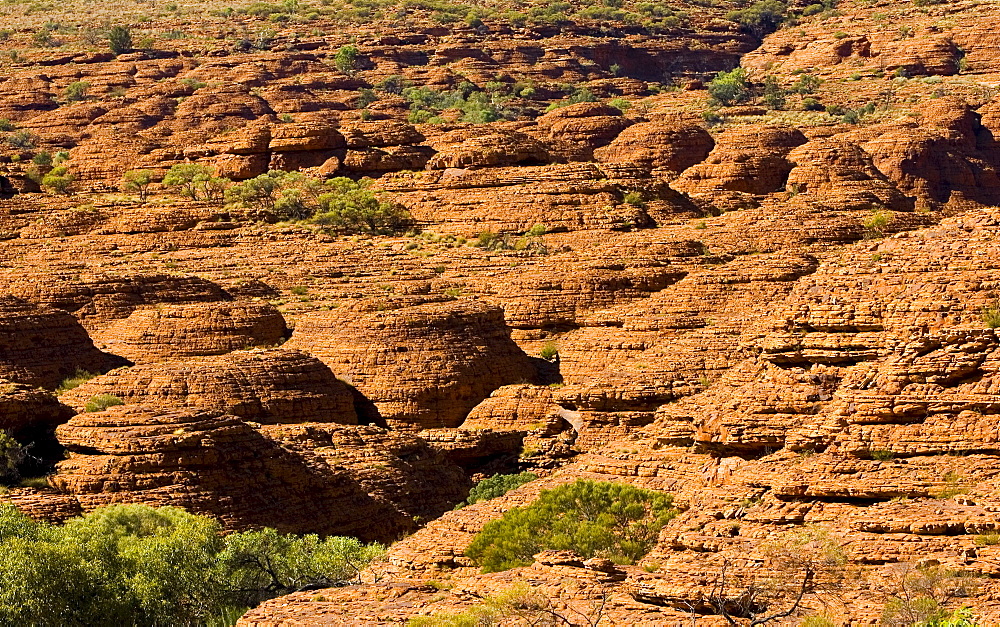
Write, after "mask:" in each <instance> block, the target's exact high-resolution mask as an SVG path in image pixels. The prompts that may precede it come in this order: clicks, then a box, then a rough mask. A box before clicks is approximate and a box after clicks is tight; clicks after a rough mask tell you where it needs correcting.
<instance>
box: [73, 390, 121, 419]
mask: <svg viewBox="0 0 1000 627" xmlns="http://www.w3.org/2000/svg"><path fill="white" fill-rule="evenodd" d="M124 404H125V401H123V400H122V399H120V398H118V397H117V396H115V395H114V394H98V395H97V396H95V397H93V398H91V399H90V400H89V401H87V403H86V404H85V405H84V406H83V411H85V412H87V413H88V414H89V413H91V412H100V411H104V410H106V409H107V408H109V407H115V406H116V405H124Z"/></svg>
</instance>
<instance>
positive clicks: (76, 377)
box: [56, 368, 97, 396]
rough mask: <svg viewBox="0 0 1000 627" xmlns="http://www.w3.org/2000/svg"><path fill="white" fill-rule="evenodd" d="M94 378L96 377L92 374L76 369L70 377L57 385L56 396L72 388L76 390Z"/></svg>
mask: <svg viewBox="0 0 1000 627" xmlns="http://www.w3.org/2000/svg"><path fill="white" fill-rule="evenodd" d="M96 376H97V375H96V374H94V373H93V372H88V371H86V370H84V369H83V368H77V369H76V372H74V373H73V376H72V377H67V378H65V379H63V381H62V383H60V384H59V387H57V388H56V395H57V396H58V395H59V394H62V393H63V392H69V391H70V390H72V389H74V388H78V387H80V386H81V385H83V384H84V383H86V382H87V381H90V380H91V379H93V378H94V377H96Z"/></svg>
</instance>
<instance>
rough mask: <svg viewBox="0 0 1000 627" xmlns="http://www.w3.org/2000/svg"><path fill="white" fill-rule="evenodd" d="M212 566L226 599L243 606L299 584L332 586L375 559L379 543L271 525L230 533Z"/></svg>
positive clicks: (297, 587) (279, 593)
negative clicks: (287, 531) (277, 528)
mask: <svg viewBox="0 0 1000 627" xmlns="http://www.w3.org/2000/svg"><path fill="white" fill-rule="evenodd" d="M225 544H226V546H225V550H223V551H222V552H221V553H220V554H219V556H218V565H217V566H216V568H217V570H218V572H219V573H220V579H221V580H222V581H224V587H225V588H226V589H227V590H230V591H232V596H231V597H230V599H229V601H230V602H235V603H237V604H239V605H242V606H244V607H247V606H254V605H257V604H258V603H261V602H262V601H265V600H267V599H270V598H273V597H276V596H281V595H284V594H289V593H291V592H294V591H295V590H298V589H299V588H301V587H303V586H305V585H325V586H333V585H337V584H338V583H343V582H347V581H350V580H352V579H354V578H355V577H357V576H358V573H359V572H360V569H361V568H362V567H363V566H364V565H366V564H368V563H370V562H372V561H373V560H376V559H378V558H380V557H381V556H382V555H383V554H384V552H385V548H384V547H383V546H382V545H380V544H362V543H361V542H359V541H358V540H357V539H356V538H344V537H329V538H323V539H320V538H319V537H318V536H316V535H305V536H301V537H298V536H293V535H287V534H281V533H278V532H277V531H275V530H274V529H263V530H260V531H246V532H243V533H234V534H232V535H230V536H227V537H226V543H225Z"/></svg>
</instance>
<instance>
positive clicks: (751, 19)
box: [726, 0, 788, 38]
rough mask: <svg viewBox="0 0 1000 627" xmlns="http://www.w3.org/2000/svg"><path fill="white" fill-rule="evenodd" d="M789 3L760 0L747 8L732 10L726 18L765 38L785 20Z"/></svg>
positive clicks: (777, 0)
mask: <svg viewBox="0 0 1000 627" xmlns="http://www.w3.org/2000/svg"><path fill="white" fill-rule="evenodd" d="M787 10H788V5H786V4H785V3H784V2H781V1H780V0H760V1H759V2H755V3H753V4H752V5H750V6H749V7H747V8H745V9H739V10H737V11H730V12H729V13H728V14H727V15H726V19H729V20H731V21H733V22H736V23H737V24H739V25H740V26H741V27H742V28H743V30H745V31H746V32H748V33H750V34H752V35H754V36H755V37H759V38H763V37H764V36H765V35H769V34H771V33H773V32H774V31H776V30H778V27H779V26H781V23H782V22H784V21H785V11H787Z"/></svg>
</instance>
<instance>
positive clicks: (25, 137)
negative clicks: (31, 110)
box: [7, 129, 38, 150]
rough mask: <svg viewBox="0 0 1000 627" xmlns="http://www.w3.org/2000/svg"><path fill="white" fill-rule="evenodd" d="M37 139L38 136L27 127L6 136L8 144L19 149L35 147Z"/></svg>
mask: <svg viewBox="0 0 1000 627" xmlns="http://www.w3.org/2000/svg"><path fill="white" fill-rule="evenodd" d="M37 141H38V137H37V136H36V135H35V134H34V133H32V132H31V131H29V130H27V129H21V130H19V131H14V132H13V133H11V134H10V135H8V136H7V143H8V144H10V146H11V147H12V148H18V149H20V150H31V149H32V148H34V147H35V144H36V143H37Z"/></svg>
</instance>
